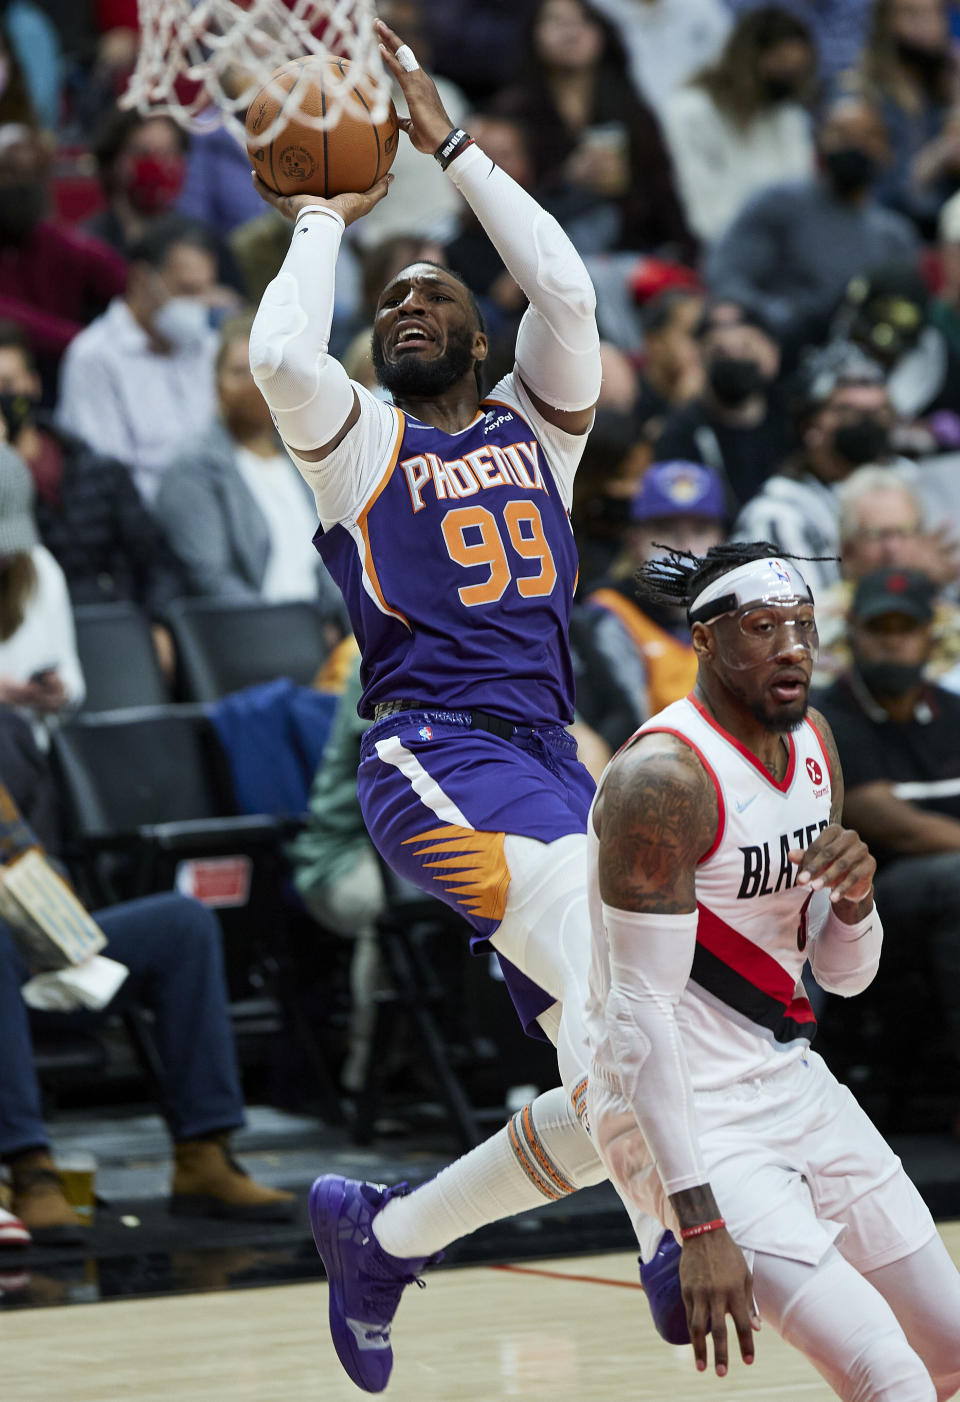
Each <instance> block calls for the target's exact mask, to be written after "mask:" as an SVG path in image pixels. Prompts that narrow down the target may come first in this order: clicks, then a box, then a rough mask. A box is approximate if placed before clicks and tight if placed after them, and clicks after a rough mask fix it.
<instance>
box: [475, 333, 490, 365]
mask: <svg viewBox="0 0 960 1402" xmlns="http://www.w3.org/2000/svg"><path fill="white" fill-rule="evenodd" d="M489 351H490V342H489V341H488V340H487V334H486V332H485V331H474V333H473V358H474V360H486V358H487V355H488V353H489Z"/></svg>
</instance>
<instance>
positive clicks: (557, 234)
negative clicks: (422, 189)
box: [447, 146, 601, 410]
mask: <svg viewBox="0 0 960 1402" xmlns="http://www.w3.org/2000/svg"><path fill="white" fill-rule="evenodd" d="M447 174H448V175H449V176H450V179H451V180H452V181H453V183H454V184H455V185H456V187H457V189H458V190H459V191H460V193H461V194H462V195H463V197H464V199H465V200H466V201H467V203H468V204H469V205H470V207H471V209H472V210H473V212H474V214H475V215H476V216H477V218H478V219H479V220H480V223H481V224H482V225H483V228H484V230H485V231H486V233H487V235H488V237H489V238H490V241H491V242H492V243H493V245H494V247H495V248H496V250H497V252H498V253H499V254H500V257H501V258H502V259H503V262H504V266H505V267H506V269H507V271H508V272H509V273H510V275H511V276H512V277H513V278H515V279H516V281H517V282H518V283H519V285H520V287H522V288H523V291H524V293H525V294H526V296H527V298H528V300H529V302H530V305H529V307H528V308H527V310H526V311H525V312H524V314H523V319H522V320H521V322H520V329H519V331H518V332H517V352H516V354H517V370H518V372H519V374H520V377H521V379H522V380H523V382H524V384H525V385H526V386H527V387H528V388H529V389H531V390H532V391H533V393H534V394H535V395H537V396H538V398H540V399H543V400H544V401H545V402H546V403H547V404H549V405H551V406H552V407H553V408H554V409H563V410H580V409H589V408H590V407H591V406H592V405H593V404H595V403H596V401H597V397H598V395H599V393H600V379H601V368H600V336H599V333H598V331H597V320H596V315H595V312H596V305H597V297H596V293H595V292H594V289H593V283H592V282H591V281H590V274H589V273H588V272H587V270H586V268H585V267H584V265H583V261H582V259H581V257H580V255H579V253H578V252H577V250H576V249H575V248H574V246H573V244H572V243H571V242H570V240H569V239H568V238H567V235H566V234H565V233H564V232H563V229H561V227H560V225H559V224H558V223H557V221H556V219H554V217H553V215H552V214H548V213H547V212H546V210H545V209H542V208H541V206H540V205H539V204H538V203H537V201H536V200H535V199H534V198H533V197H532V195H528V194H527V192H526V190H524V189H522V188H521V187H520V186H519V185H518V184H517V182H516V181H515V180H511V178H510V176H509V175H507V173H506V171H503V170H501V169H500V168H499V166H496V165H494V164H493V162H492V161H491V160H490V157H489V156H485V155H484V153H483V152H482V151H481V150H480V148H479V147H478V146H469V147H467V149H466V150H465V151H464V152H463V154H462V155H460V156H457V158H456V159H455V160H454V161H451V163H450V165H449V167H448V169H447Z"/></svg>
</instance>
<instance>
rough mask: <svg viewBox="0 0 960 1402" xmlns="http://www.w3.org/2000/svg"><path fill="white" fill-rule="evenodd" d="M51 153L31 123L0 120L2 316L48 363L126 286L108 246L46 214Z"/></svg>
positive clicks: (123, 268)
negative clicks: (14, 324)
mask: <svg viewBox="0 0 960 1402" xmlns="http://www.w3.org/2000/svg"><path fill="white" fill-rule="evenodd" d="M49 175H50V151H49V148H48V147H47V145H46V143H45V142H44V141H43V139H42V138H41V137H40V135H39V134H38V133H37V132H36V131H33V130H31V129H30V128H29V127H27V126H22V125H6V126H0V316H2V317H8V318H10V319H12V320H14V321H16V322H18V323H19V324H20V325H21V326H22V327H23V328H24V330H25V331H26V332H27V334H28V335H29V337H30V342H31V344H32V345H33V347H34V349H35V351H37V353H38V354H39V355H41V356H42V357H43V358H44V361H45V367H44V368H46V367H47V365H48V364H51V363H54V362H55V361H56V359H57V358H58V357H59V356H60V355H61V354H62V353H63V351H64V350H65V348H66V347H67V345H68V344H69V343H70V341H71V340H72V339H73V337H74V336H75V335H76V334H77V332H78V331H79V330H80V328H81V327H82V326H83V325H84V323H85V322H86V321H88V320H89V319H90V317H91V316H95V315H96V314H97V313H98V312H100V311H102V310H103V308H104V307H105V306H106V305H107V303H108V302H109V301H110V299H111V297H115V296H117V295H118V294H119V293H121V292H122V291H123V287H124V284H125V282H126V266H125V264H124V262H123V259H122V258H120V257H119V256H118V255H117V254H116V253H115V252H114V251H113V249H111V248H108V247H107V246H106V245H105V244H103V243H101V242H99V241H98V240H96V239H94V238H92V237H89V236H87V235H85V234H82V233H79V232H77V231H76V230H75V229H66V228H63V227H62V226H60V225H58V224H55V223H54V222H53V221H52V220H51V219H49V218H48V208H49V204H50V195H49Z"/></svg>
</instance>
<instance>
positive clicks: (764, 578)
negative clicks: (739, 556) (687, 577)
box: [687, 557, 813, 623]
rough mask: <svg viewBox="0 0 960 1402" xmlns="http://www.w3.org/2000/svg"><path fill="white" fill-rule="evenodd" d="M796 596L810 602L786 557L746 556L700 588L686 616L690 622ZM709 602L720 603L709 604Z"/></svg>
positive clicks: (799, 576) (787, 601) (802, 581)
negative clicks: (715, 606)
mask: <svg viewBox="0 0 960 1402" xmlns="http://www.w3.org/2000/svg"><path fill="white" fill-rule="evenodd" d="M798 599H802V600H804V601H805V602H806V601H808V600H809V602H810V603H811V604H812V603H813V595H812V594H811V592H810V588H809V586H808V584H807V582H806V580H805V579H804V577H803V575H802V574H801V573H800V571H799V570H798V569H796V567H795V566H794V565H791V564H790V562H789V561H788V560H777V559H774V558H772V557H767V558H765V559H762V560H748V561H747V563H746V564H745V565H737V567H736V569H733V570H728V572H727V573H726V574H722V575H721V576H720V578H719V579H715V580H714V581H713V583H712V584H708V585H707V587H706V588H705V589H702V590H701V591H700V593H699V594H698V595H697V597H696V598H695V599H694V601H693V603H692V604H691V605H690V607H689V609H688V610H687V617H688V618H689V619H690V621H691V623H706V622H708V621H709V619H711V618H717V617H719V615H720V614H721V613H729V612H730V610H731V609H739V608H743V606H744V604H781V603H782V604H792V603H796V601H797V600H798ZM711 604H720V605H722V607H717V608H711V607H710V605H711Z"/></svg>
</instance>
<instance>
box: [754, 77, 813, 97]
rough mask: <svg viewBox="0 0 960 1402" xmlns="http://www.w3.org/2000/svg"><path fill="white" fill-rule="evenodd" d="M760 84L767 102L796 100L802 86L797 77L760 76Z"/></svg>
mask: <svg viewBox="0 0 960 1402" xmlns="http://www.w3.org/2000/svg"><path fill="white" fill-rule="evenodd" d="M760 85H761V87H762V89H763V95H764V97H765V98H766V99H767V101H768V102H796V101H798V99H799V97H800V90H801V88H802V86H803V84H802V81H801V80H800V79H798V78H762V79H761V81H760Z"/></svg>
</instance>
